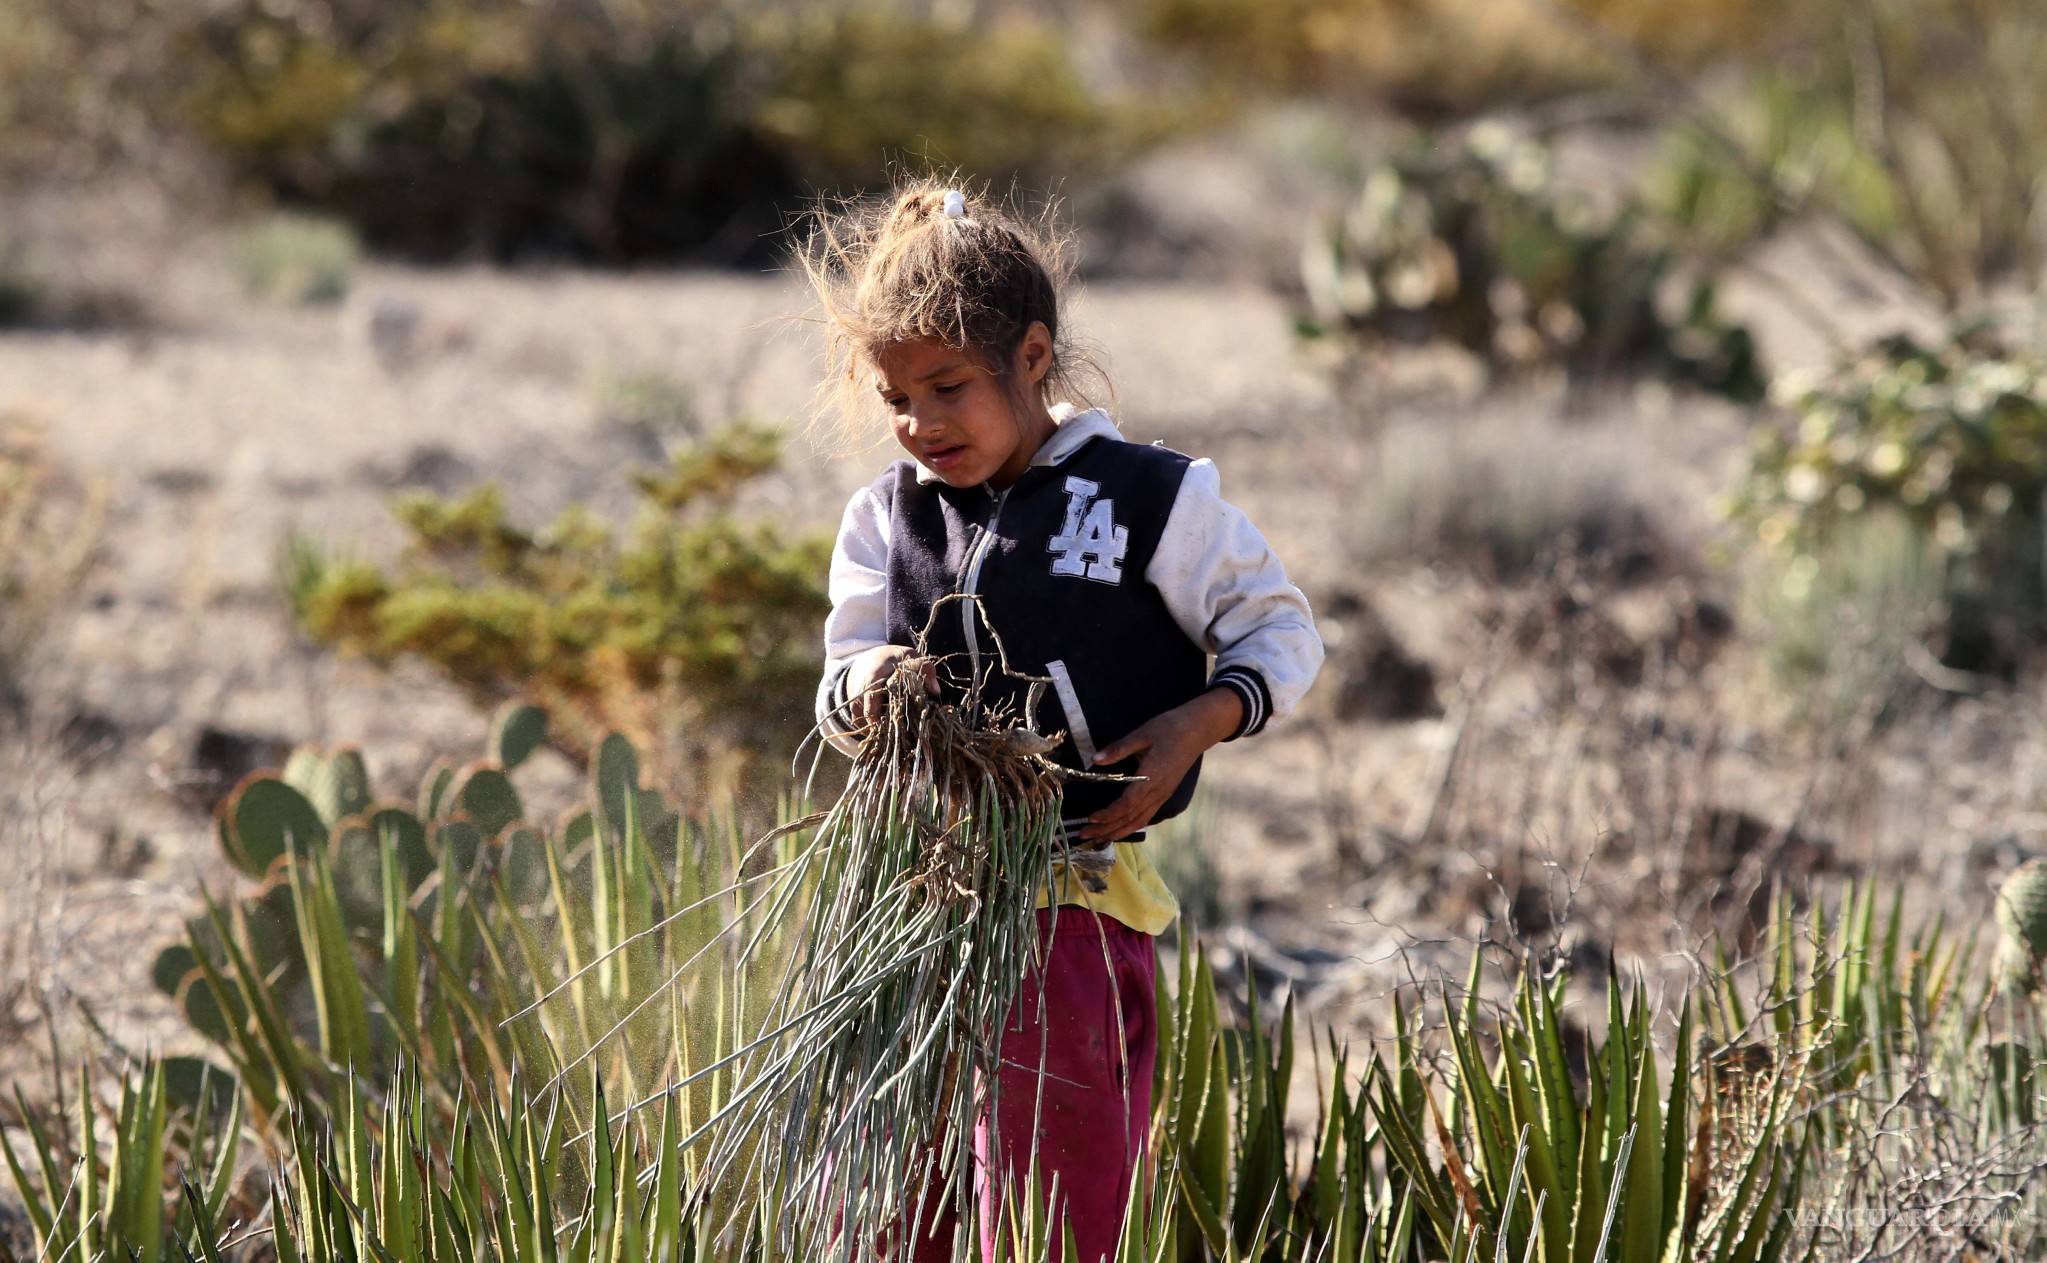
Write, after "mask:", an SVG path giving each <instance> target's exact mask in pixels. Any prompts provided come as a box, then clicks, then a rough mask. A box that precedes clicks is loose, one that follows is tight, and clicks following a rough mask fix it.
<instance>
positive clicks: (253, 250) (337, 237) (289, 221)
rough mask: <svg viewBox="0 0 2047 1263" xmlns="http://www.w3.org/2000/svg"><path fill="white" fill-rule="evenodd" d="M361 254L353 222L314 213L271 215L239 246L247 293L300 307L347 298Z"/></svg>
mask: <svg viewBox="0 0 2047 1263" xmlns="http://www.w3.org/2000/svg"><path fill="white" fill-rule="evenodd" d="M360 255H361V250H360V248H359V247H358V246H357V245H356V240H355V233H354V232H352V231H350V229H349V227H348V225H346V224H343V223H339V222H337V221H335V220H332V219H327V218H323V217H320V216H314V215H291V214H278V215H272V216H270V217H269V218H267V219H265V220H264V221H263V222H261V223H260V224H257V225H256V226H254V227H252V228H249V229H246V230H245V231H244V232H243V233H242V234H241V236H240V237H239V239H238V240H237V241H236V242H235V247H234V259H235V270H236V271H237V272H238V273H239V274H240V276H241V282H242V289H243V291H244V292H245V293H247V294H249V295H251V296H252V297H256V298H273V299H278V300H281V301H283V302H287V303H292V304H295V305H314V304H320V303H337V302H340V301H341V300H342V299H343V298H346V297H347V296H348V287H349V286H350V284H352V283H353V281H354V279H355V266H356V262H357V260H358V258H359V257H360Z"/></svg>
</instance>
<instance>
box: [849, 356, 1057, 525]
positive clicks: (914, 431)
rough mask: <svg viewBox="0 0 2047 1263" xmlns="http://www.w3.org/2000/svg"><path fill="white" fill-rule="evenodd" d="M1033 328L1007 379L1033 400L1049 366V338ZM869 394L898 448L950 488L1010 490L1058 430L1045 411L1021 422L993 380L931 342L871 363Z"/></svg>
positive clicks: (1040, 409)
mask: <svg viewBox="0 0 2047 1263" xmlns="http://www.w3.org/2000/svg"><path fill="white" fill-rule="evenodd" d="M1044 329H1045V326H1044V325H1043V324H1041V323H1035V322H1034V323H1033V324H1032V325H1031V328H1030V332H1028V333H1026V334H1025V335H1024V339H1023V341H1022V343H1021V344H1019V345H1018V347H1017V349H1016V357H1015V361H1014V363H1013V364H1012V369H1013V374H1012V380H1015V381H1018V382H1026V381H1027V382H1028V383H1029V384H1030V386H1031V389H1030V390H1029V391H1028V392H1027V393H1028V394H1029V395H1031V396H1032V397H1035V396H1036V395H1037V390H1036V389H1035V388H1036V386H1037V383H1038V382H1039V381H1040V380H1042V379H1043V378H1044V376H1045V370H1046V368H1048V367H1049V366H1050V362H1051V339H1050V337H1049V336H1047V335H1046V334H1045V332H1044ZM874 368H875V374H874V388H875V390H876V391H878V392H879V393H880V395H881V398H882V401H883V402H884V403H886V404H887V405H888V408H889V426H890V428H891V429H892V430H893V431H894V432H895V436H896V442H898V443H900V444H901V445H902V447H903V450H904V451H906V452H908V453H909V454H910V455H911V457H912V458H914V459H915V460H916V461H917V462H918V463H919V464H921V465H923V466H924V467H925V468H927V469H929V470H931V471H932V472H933V473H935V474H937V475H938V476H939V477H940V478H942V479H944V480H945V481H946V482H947V483H948V484H950V485H951V486H955V487H976V486H979V485H981V484H982V483H984V482H985V483H988V484H989V485H991V486H994V487H996V488H1002V487H1007V486H1008V485H1009V484H1010V483H1012V482H1014V481H1016V478H1017V476H1018V475H1019V474H1021V473H1023V471H1024V470H1025V469H1026V468H1028V467H1029V465H1030V463H1031V457H1032V456H1033V455H1034V454H1036V452H1037V450H1038V447H1039V445H1040V444H1042V443H1043V442H1044V441H1045V438H1046V437H1047V436H1048V435H1050V434H1051V433H1052V430H1053V429H1054V427H1055V425H1056V423H1055V422H1054V421H1053V420H1052V417H1051V414H1050V413H1048V412H1046V411H1045V410H1044V408H1043V407H1042V406H1039V407H1033V408H1030V409H1028V410H1027V413H1026V415H1023V416H1019V415H1018V412H1017V409H1016V406H1015V405H1014V403H1013V401H1012V399H1011V397H1010V396H1009V395H1008V394H1006V393H1005V392H1004V390H1003V387H1002V383H1001V382H999V381H997V380H996V378H995V377H994V375H993V374H991V373H989V372H988V371H987V370H986V369H983V368H981V367H980V366H979V365H977V364H975V363H974V362H973V361H972V360H970V359H968V358H967V356H966V355H965V354H964V353H962V352H960V351H957V350H954V349H953V348H952V347H949V346H947V345H945V344H944V343H943V342H940V341H938V340H937V339H935V338H917V339H913V340H911V341H908V342H897V343H894V344H892V345H891V346H889V347H888V348H887V350H885V351H884V352H882V353H881V354H880V355H879V356H878V357H877V358H876V360H875V362H874Z"/></svg>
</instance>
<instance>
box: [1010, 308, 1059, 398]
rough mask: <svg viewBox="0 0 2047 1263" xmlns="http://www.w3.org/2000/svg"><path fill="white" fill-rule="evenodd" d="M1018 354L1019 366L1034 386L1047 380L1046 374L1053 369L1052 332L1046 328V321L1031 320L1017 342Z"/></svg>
mask: <svg viewBox="0 0 2047 1263" xmlns="http://www.w3.org/2000/svg"><path fill="white" fill-rule="evenodd" d="M1016 354H1017V361H1018V362H1017V367H1018V368H1020V369H1022V370H1023V375H1024V377H1025V378H1026V379H1028V380H1029V381H1030V383H1031V384H1032V385H1033V386H1035V385H1037V384H1038V383H1039V382H1041V381H1043V380H1045V374H1046V373H1048V372H1050V371H1051V369H1052V333H1051V330H1049V329H1047V328H1045V322H1044V321H1042V320H1033V321H1031V327H1030V328H1028V329H1026V330H1024V335H1023V340H1022V341H1020V342H1018V343H1017V347H1016Z"/></svg>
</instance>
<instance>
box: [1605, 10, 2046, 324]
mask: <svg viewBox="0 0 2047 1263" xmlns="http://www.w3.org/2000/svg"><path fill="white" fill-rule="evenodd" d="M1784 7H1786V8H1791V7H1797V6H1784ZM1812 16H1813V18H1814V19H1815V20H1814V21H1813V23H1812V25H1811V27H1810V29H1809V30H1808V31H1807V33H1806V38H1805V39H1804V40H1803V42H1802V45H1801V47H1800V49H1799V52H1798V55H1797V56H1795V57H1786V58H1781V59H1778V60H1776V61H1773V62H1766V63H1762V64H1761V65H1760V66H1759V67H1758V68H1757V69H1756V70H1755V72H1754V73H1753V75H1752V77H1751V79H1750V81H1749V83H1748V84H1747V85H1746V86H1745V87H1744V88H1743V89H1742V90H1741V91H1740V92H1739V93H1738V94H1737V95H1736V96H1735V97H1734V98H1733V104H1732V105H1731V107H1729V108H1727V109H1724V110H1718V111H1712V112H1707V113H1703V114H1696V115H1692V116H1690V117H1688V118H1687V119H1686V121H1684V122H1683V123H1681V124H1679V125H1678V126H1677V127H1676V128H1675V129H1674V130H1673V132H1672V134H1671V136H1670V137H1669V139H1668V140H1667V142H1666V152H1665V157H1664V160H1663V164H1662V166H1663V170H1662V172H1661V174H1660V176H1659V178H1658V183H1659V185H1660V186H1661V187H1662V189H1663V192H1664V199H1665V203H1666V205H1668V206H1669V207H1671V208H1672V209H1673V211H1674V212H1675V213H1676V214H1677V216H1678V218H1679V219H1680V220H1681V221H1682V222H1685V223H1686V224H1687V225H1689V226H1690V227H1691V228H1692V229H1693V230H1694V231H1695V232H1696V233H1697V234H1698V235H1699V237H1700V238H1701V239H1702V240H1703V241H1705V242H1707V243H1710V244H1713V245H1716V246H1718V247H1719V248H1721V249H1723V250H1726V249H1733V248H1737V247H1739V246H1742V245H1746V244H1749V242H1750V241H1751V240H1753V239H1754V238H1756V237H1760V236H1763V235H1766V234H1767V233H1768V232H1769V231H1770V230H1771V229H1773V228H1775V227H1776V226H1777V225H1779V224H1781V223H1784V222H1786V221H1789V220H1793V219H1796V218H1799V217H1801V216H1805V215H1809V214H1818V215H1822V216H1826V217H1830V218H1832V219H1833V220H1835V221H1836V222H1837V223H1839V224H1841V225H1843V226H1845V227H1847V228H1848V229H1850V230H1851V231H1852V232H1853V233H1854V234H1855V235H1857V236H1858V237H1859V238H1860V239H1861V241H1862V242H1863V243H1864V244H1865V245H1866V246H1867V247H1868V253H1869V254H1870V255H1872V256H1873V257H1875V258H1876V259H1877V260H1878V261H1880V262H1881V263H1883V264H1886V265H1888V266H1889V267H1890V268H1891V269H1892V270H1893V271H1894V272H1895V273H1897V274H1899V275H1900V276H1901V277H1902V278H1903V279H1905V280H1906V281H1908V282H1909V283H1911V284H1913V285H1914V286H1916V287H1919V288H1921V289H1922V290H1923V292H1925V293H1927V294H1928V295H1930V296H1932V297H1933V298H1934V299H1935V300H1936V301H1937V302H1938V303H1939V304H1940V305H1942V306H1943V307H1945V308H1947V309H1949V310H1951V311H1952V310H1957V309H1959V308H1962V307H1964V306H1967V305H1968V304H1970V303H1973V302H1978V301H1981V300H1982V299H1983V297H1984V296H1985V295H1986V294H1987V293H1989V292H1991V291H1992V290H1994V289H1995V288H1996V287H1997V286H1998V285H1999V284H2000V283H2007V282H2014V281H2015V282H2017V283H2018V284H2020V285H2022V286H2030V285H2032V284H2033V283H2035V281H2036V279H2037V278H2038V276H2039V275H2040V270H2041V268H2042V266H2043V265H2047V230H2043V222H2042V219H2041V216H2040V214H2039V206H2040V192H2039V188H2038V182H2037V180H2036V178H2035V173H2036V172H2038V171H2039V170H2040V168H2041V166H2042V165H2043V163H2047V88H2043V86H2042V83H2041V80H2040V76H2039V75H2038V74H2037V73H2035V69H2034V68H2035V67H2036V66H2037V65H2038V64H2039V62H2040V60H2041V58H2042V57H2043V56H2047V9H2043V8H2042V7H2041V6H2040V5H2038V4H2036V3H2033V2H2032V0H1872V2H1870V3H1865V4H1857V5H1846V6H1835V5H1819V6H1813V11H1812ZM1645 87H1646V88H1648V90H1651V91H1655V92H1659V93H1661V92H1663V91H1664V90H1665V87H1666V84H1665V83H1664V82H1663V81H1661V80H1660V79H1659V80H1652V81H1650V82H1649V83H1647V84H1646V85H1645Z"/></svg>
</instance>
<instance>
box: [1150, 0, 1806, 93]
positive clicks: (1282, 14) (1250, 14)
mask: <svg viewBox="0 0 2047 1263" xmlns="http://www.w3.org/2000/svg"><path fill="white" fill-rule="evenodd" d="M1796 8H1797V6H1787V5H1779V4H1772V3H1770V2H1769V0H1560V2H1559V3H1556V4H1554V5H1552V4H1549V3H1546V2H1545V0H1144V3H1142V4H1140V5H1137V6H1135V9H1134V12H1133V14H1132V17H1131V22H1132V25H1133V27H1134V29H1135V30H1136V32H1137V34H1138V35H1139V36H1140V37H1141V38H1142V39H1144V40H1145V41H1146V42H1148V43H1150V44H1152V45H1153V46H1155V47H1158V48H1161V49H1165V50H1167V51H1170V52H1172V53H1174V54H1177V55H1180V56H1183V57H1190V58H1192V59H1195V60H1196V61H1198V63H1199V64H1201V65H1202V66H1203V68H1204V69H1206V70H1208V71H1209V72H1210V73H1211V74H1212V75H1214V76H1217V77H1219V78H1221V79H1223V80H1224V81H1226V82H1234V83H1238V84H1243V85H1246V86H1248V87H1251V88H1254V89H1257V90H1260V91H1263V92H1267V93H1272V94H1276V95H1282V96H1295V95H1310V94H1337V95H1349V96H1359V95H1362V96H1367V97H1372V98H1376V99H1378V100H1381V101H1385V102H1387V103H1390V104H1391V105H1393V106H1394V107H1395V108H1397V109H1399V110H1400V111H1402V112H1404V113H1409V114H1414V115H1420V116H1424V117H1431V118H1445V117H1455V116H1469V115H1473V114H1480V113H1484V112H1486V111H1488V110H1492V109H1497V108H1500V107H1502V106H1506V105H1511V104H1515V103H1519V102H1527V101H1532V100H1542V99H1547V98H1554V97H1558V96H1560V95H1563V94H1567V93H1571V92H1582V91H1584V90H1586V89H1588V88H1600V87H1607V86H1611V85H1612V84H1613V83H1615V82H1617V81H1618V80H1619V78H1620V75H1621V71H1622V66H1621V65H1620V64H1618V59H1617V58H1616V57H1615V56H1614V52H1613V49H1612V48H1611V47H1609V46H1608V41H1611V42H1613V43H1625V44H1628V45H1632V46H1635V47H1639V48H1643V49H1647V50H1650V51H1652V52H1654V53H1655V54H1656V55H1658V56H1660V57H1666V58H1668V59H1670V60H1671V61H1673V62H1674V63H1676V64H1678V65H1681V66H1685V67H1695V66H1699V65H1704V64H1707V63H1710V62H1712V61H1714V60H1717V59H1722V58H1728V57H1739V56H1744V55H1752V54H1755V53H1759V52H1765V51H1767V50H1769V49H1771V48H1773V47H1774V46H1776V45H1777V44H1778V43H1780V42H1781V41H1782V40H1783V38H1784V37H1785V36H1786V35H1787V34H1789V33H1791V32H1793V31H1795V30H1796V29H1798V28H1799V27H1800V26H1801V25H1802V23H1803V22H1804V21H1805V19H1803V18H1802V17H1801V16H1800V15H1798V14H1796V13H1794V12H1791V10H1794V9H1796Z"/></svg>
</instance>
